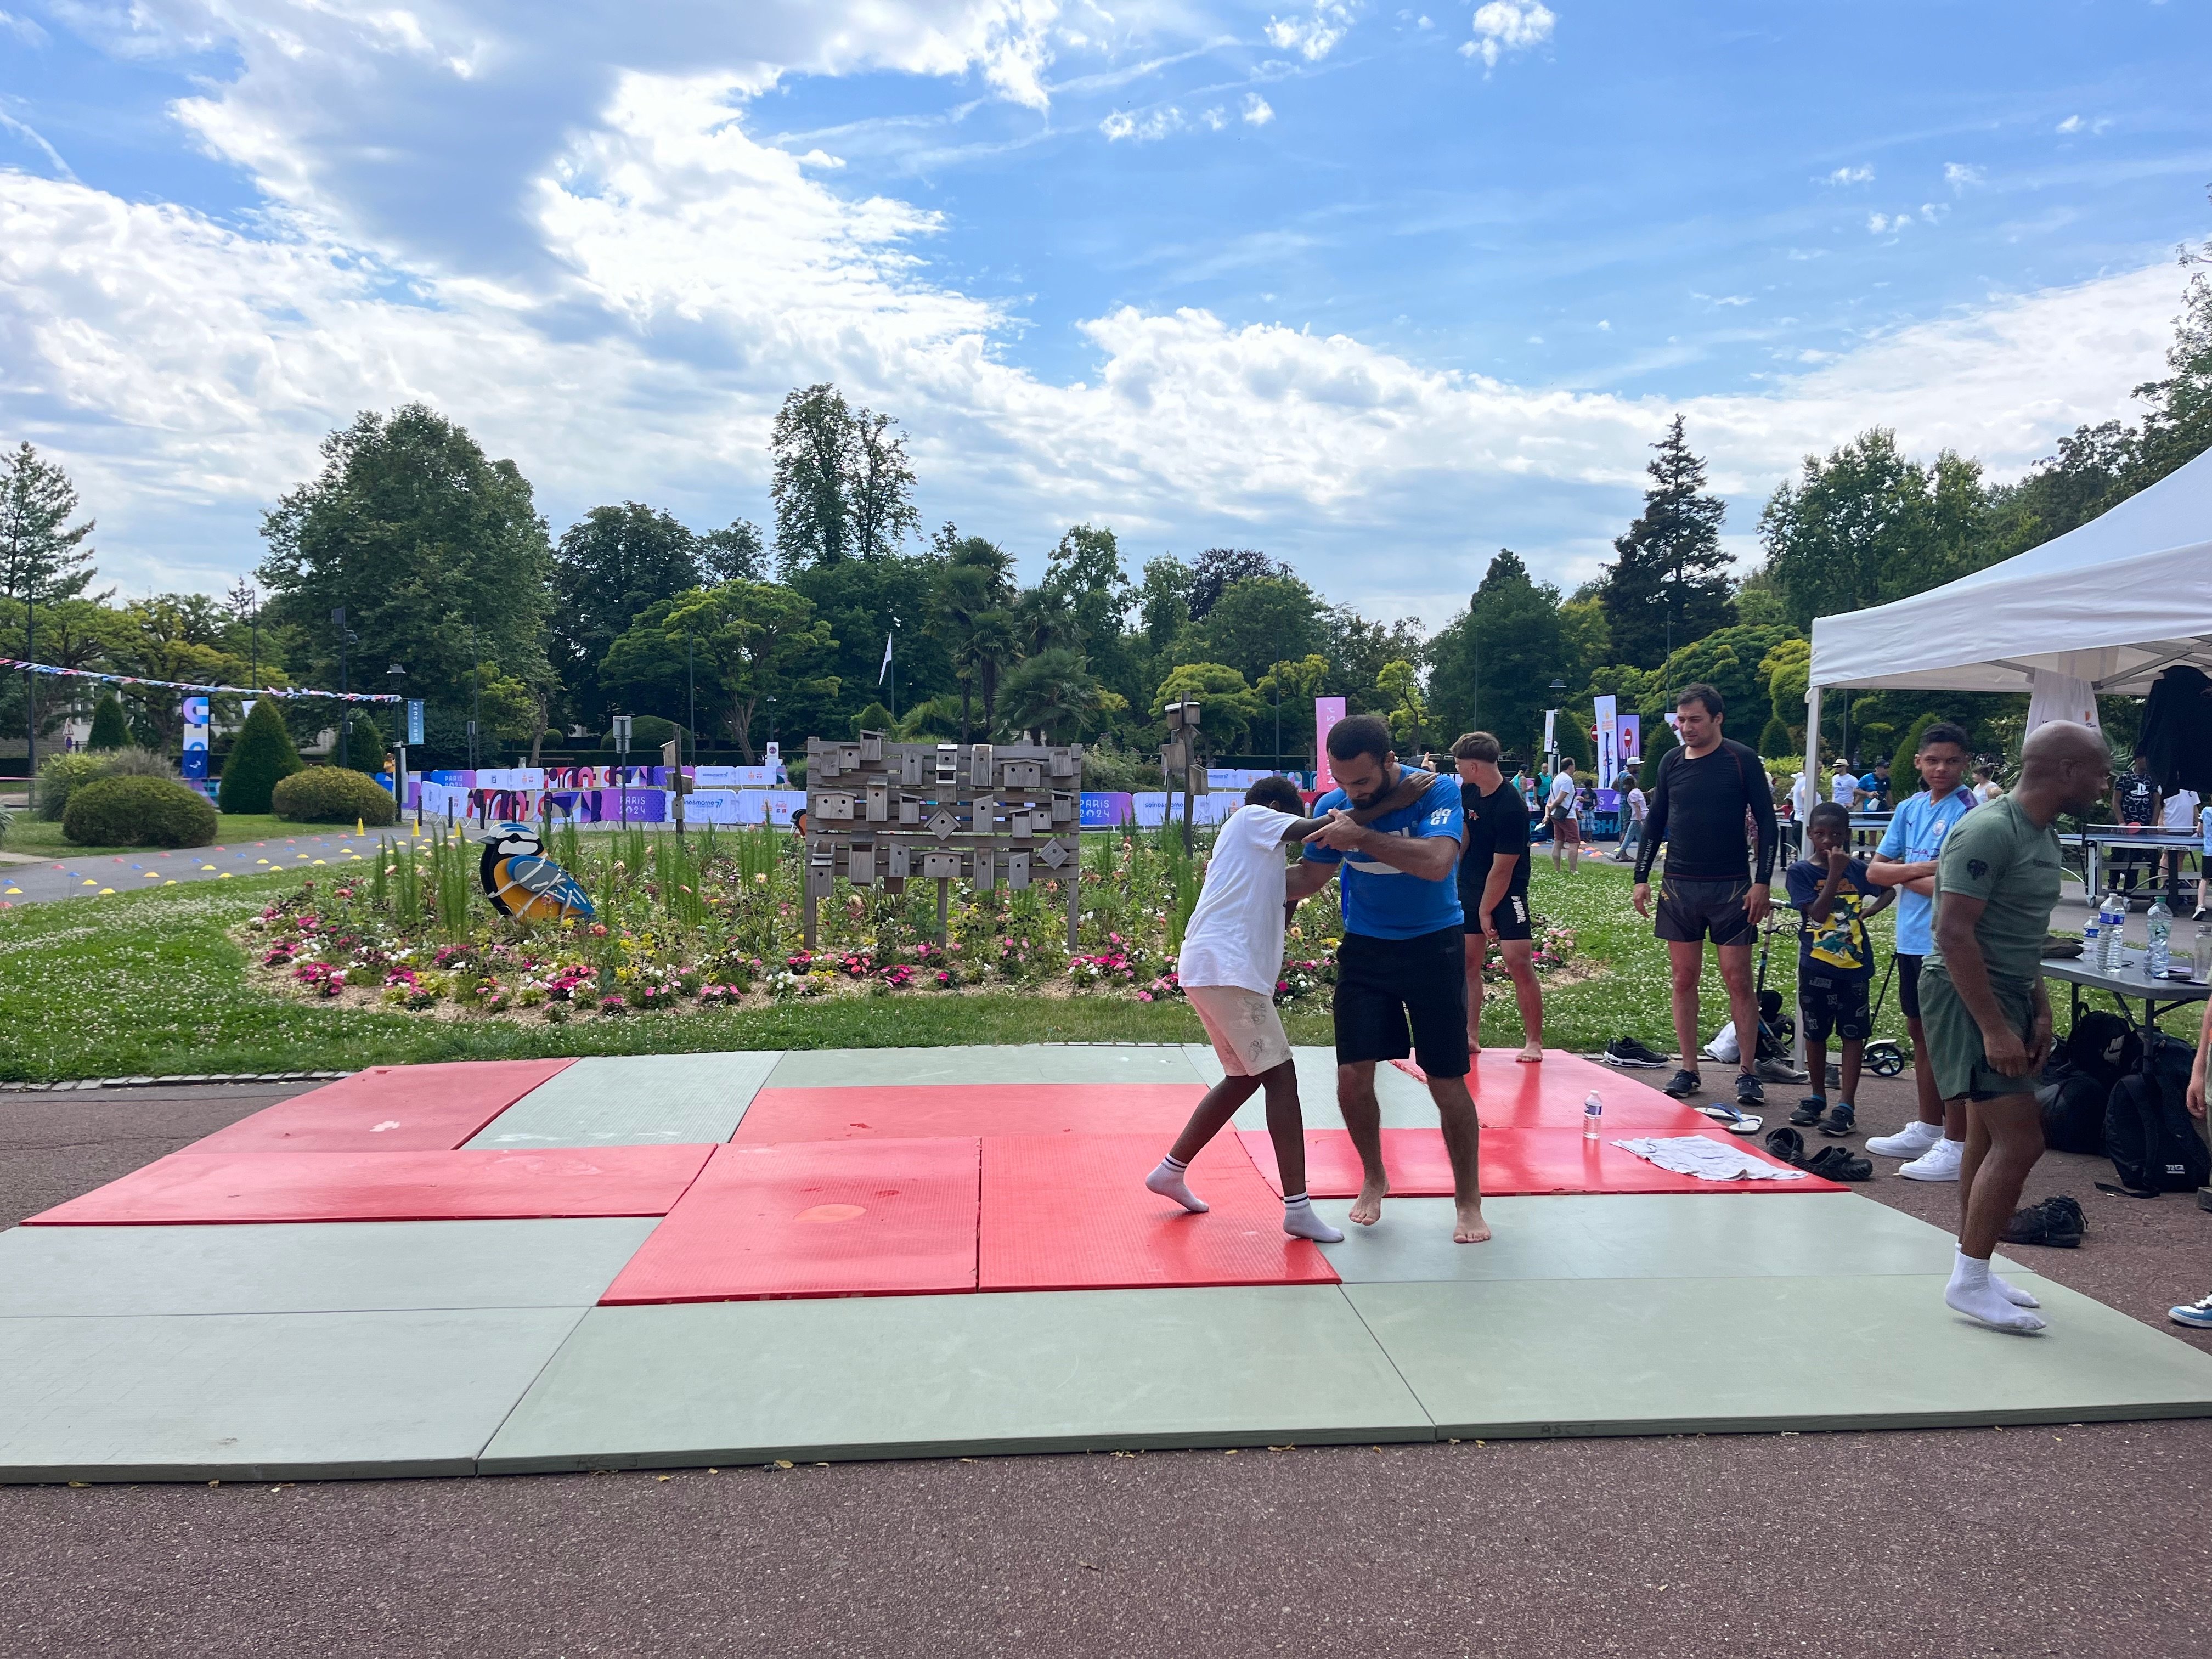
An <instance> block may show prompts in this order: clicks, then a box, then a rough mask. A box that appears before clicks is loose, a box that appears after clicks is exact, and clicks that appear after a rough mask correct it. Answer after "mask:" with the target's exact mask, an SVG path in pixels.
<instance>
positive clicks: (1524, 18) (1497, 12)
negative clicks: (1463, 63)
mask: <svg viewBox="0 0 2212 1659" xmlns="http://www.w3.org/2000/svg"><path fill="white" fill-rule="evenodd" d="M1557 21H1559V19H1558V17H1557V16H1556V15H1554V14H1553V11H1552V10H1551V9H1550V8H1549V7H1547V6H1546V5H1545V4H1544V0H1485V3H1484V4H1482V5H1480V6H1478V7H1476V8H1475V13H1474V40H1469V41H1467V42H1465V43H1464V44H1462V46H1461V47H1460V49H1459V50H1460V56H1462V58H1481V59H1482V62H1483V64H1484V67H1486V68H1488V69H1495V68H1496V67H1497V66H1498V58H1500V57H1501V56H1502V55H1504V53H1506V52H1525V51H1527V50H1528V48H1529V47H1531V46H1541V45H1542V44H1543V43H1544V42H1545V41H1547V40H1550V39H1551V38H1552V26H1553V24H1554V23H1556V22H1557Z"/></svg>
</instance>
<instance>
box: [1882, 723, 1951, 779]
mask: <svg viewBox="0 0 2212 1659" xmlns="http://www.w3.org/2000/svg"><path fill="white" fill-rule="evenodd" d="M1942 718H1943V717H1942V715H1941V714H1937V713H1936V712H1935V711H1934V710H1933V709H1930V710H1929V712H1928V713H1926V714H1923V715H1922V716H1921V717H1920V718H1919V719H1918V720H1915V721H1913V722H1912V724H1911V725H1910V726H1906V727H1905V741H1904V742H1902V743H1900V744H1898V745H1897V752H1896V753H1895V754H1894V755H1893V756H1892V757H1890V762H1889V795H1890V799H1892V800H1903V799H1905V797H1906V796H1907V795H1911V794H1915V793H1918V791H1919V789H1920V787H1921V785H1920V734H1921V733H1922V732H1925V731H1926V730H1927V729H1928V728H1929V726H1933V725H1935V724H1936V722H1937V721H1939V720H1942Z"/></svg>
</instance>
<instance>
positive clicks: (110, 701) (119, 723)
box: [84, 691, 131, 750]
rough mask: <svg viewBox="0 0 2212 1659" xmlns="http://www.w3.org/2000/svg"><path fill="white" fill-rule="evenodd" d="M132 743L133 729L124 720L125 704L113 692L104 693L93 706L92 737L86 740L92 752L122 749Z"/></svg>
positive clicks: (85, 744)
mask: <svg viewBox="0 0 2212 1659" xmlns="http://www.w3.org/2000/svg"><path fill="white" fill-rule="evenodd" d="M130 742H131V727H130V725H129V723H128V722H127V721H125V720H124V718H123V704H122V702H121V701H120V700H119V699H118V697H117V696H116V695H115V693H113V692H112V691H103V692H101V693H100V701H99V702H96V703H94V704H93V706H92V735H91V736H90V737H88V738H86V739H85V740H84V746H85V747H86V748H88V749H90V750H107V749H122V748H125V747H127V746H128V745H129V744H130Z"/></svg>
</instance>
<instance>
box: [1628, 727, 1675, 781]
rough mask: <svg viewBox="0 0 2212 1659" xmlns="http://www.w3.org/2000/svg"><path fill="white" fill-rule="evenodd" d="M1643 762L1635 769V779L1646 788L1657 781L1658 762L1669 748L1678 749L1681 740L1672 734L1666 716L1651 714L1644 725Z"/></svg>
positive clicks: (1671, 728)
mask: <svg viewBox="0 0 2212 1659" xmlns="http://www.w3.org/2000/svg"><path fill="white" fill-rule="evenodd" d="M1681 746H1682V740H1681V739H1680V738H1678V737H1676V736H1675V735H1674V727H1673V726H1669V725H1668V724H1667V719H1666V716H1665V715H1663V714H1653V715H1651V716H1650V718H1649V719H1648V720H1646V721H1645V722H1644V764H1643V765H1642V766H1641V767H1640V768H1638V770H1637V774H1636V775H1637V781H1638V782H1640V783H1641V784H1642V785H1643V786H1644V787H1645V788H1646V789H1649V788H1650V787H1652V786H1653V785H1654V784H1656V783H1657V782H1658V781H1659V763H1660V762H1661V761H1662V760H1664V759H1665V758H1666V757H1667V751H1668V750H1669V749H1679V748H1680V747H1681Z"/></svg>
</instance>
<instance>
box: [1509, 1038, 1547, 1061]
mask: <svg viewBox="0 0 2212 1659" xmlns="http://www.w3.org/2000/svg"><path fill="white" fill-rule="evenodd" d="M1514 1060H1515V1062H1516V1064H1518V1065H1522V1066H1541V1065H1542V1064H1543V1063H1544V1045H1543V1044H1542V1043H1541V1042H1529V1043H1523V1044H1522V1048H1521V1052H1520V1053H1519V1054H1516V1055H1515V1056H1514Z"/></svg>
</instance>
